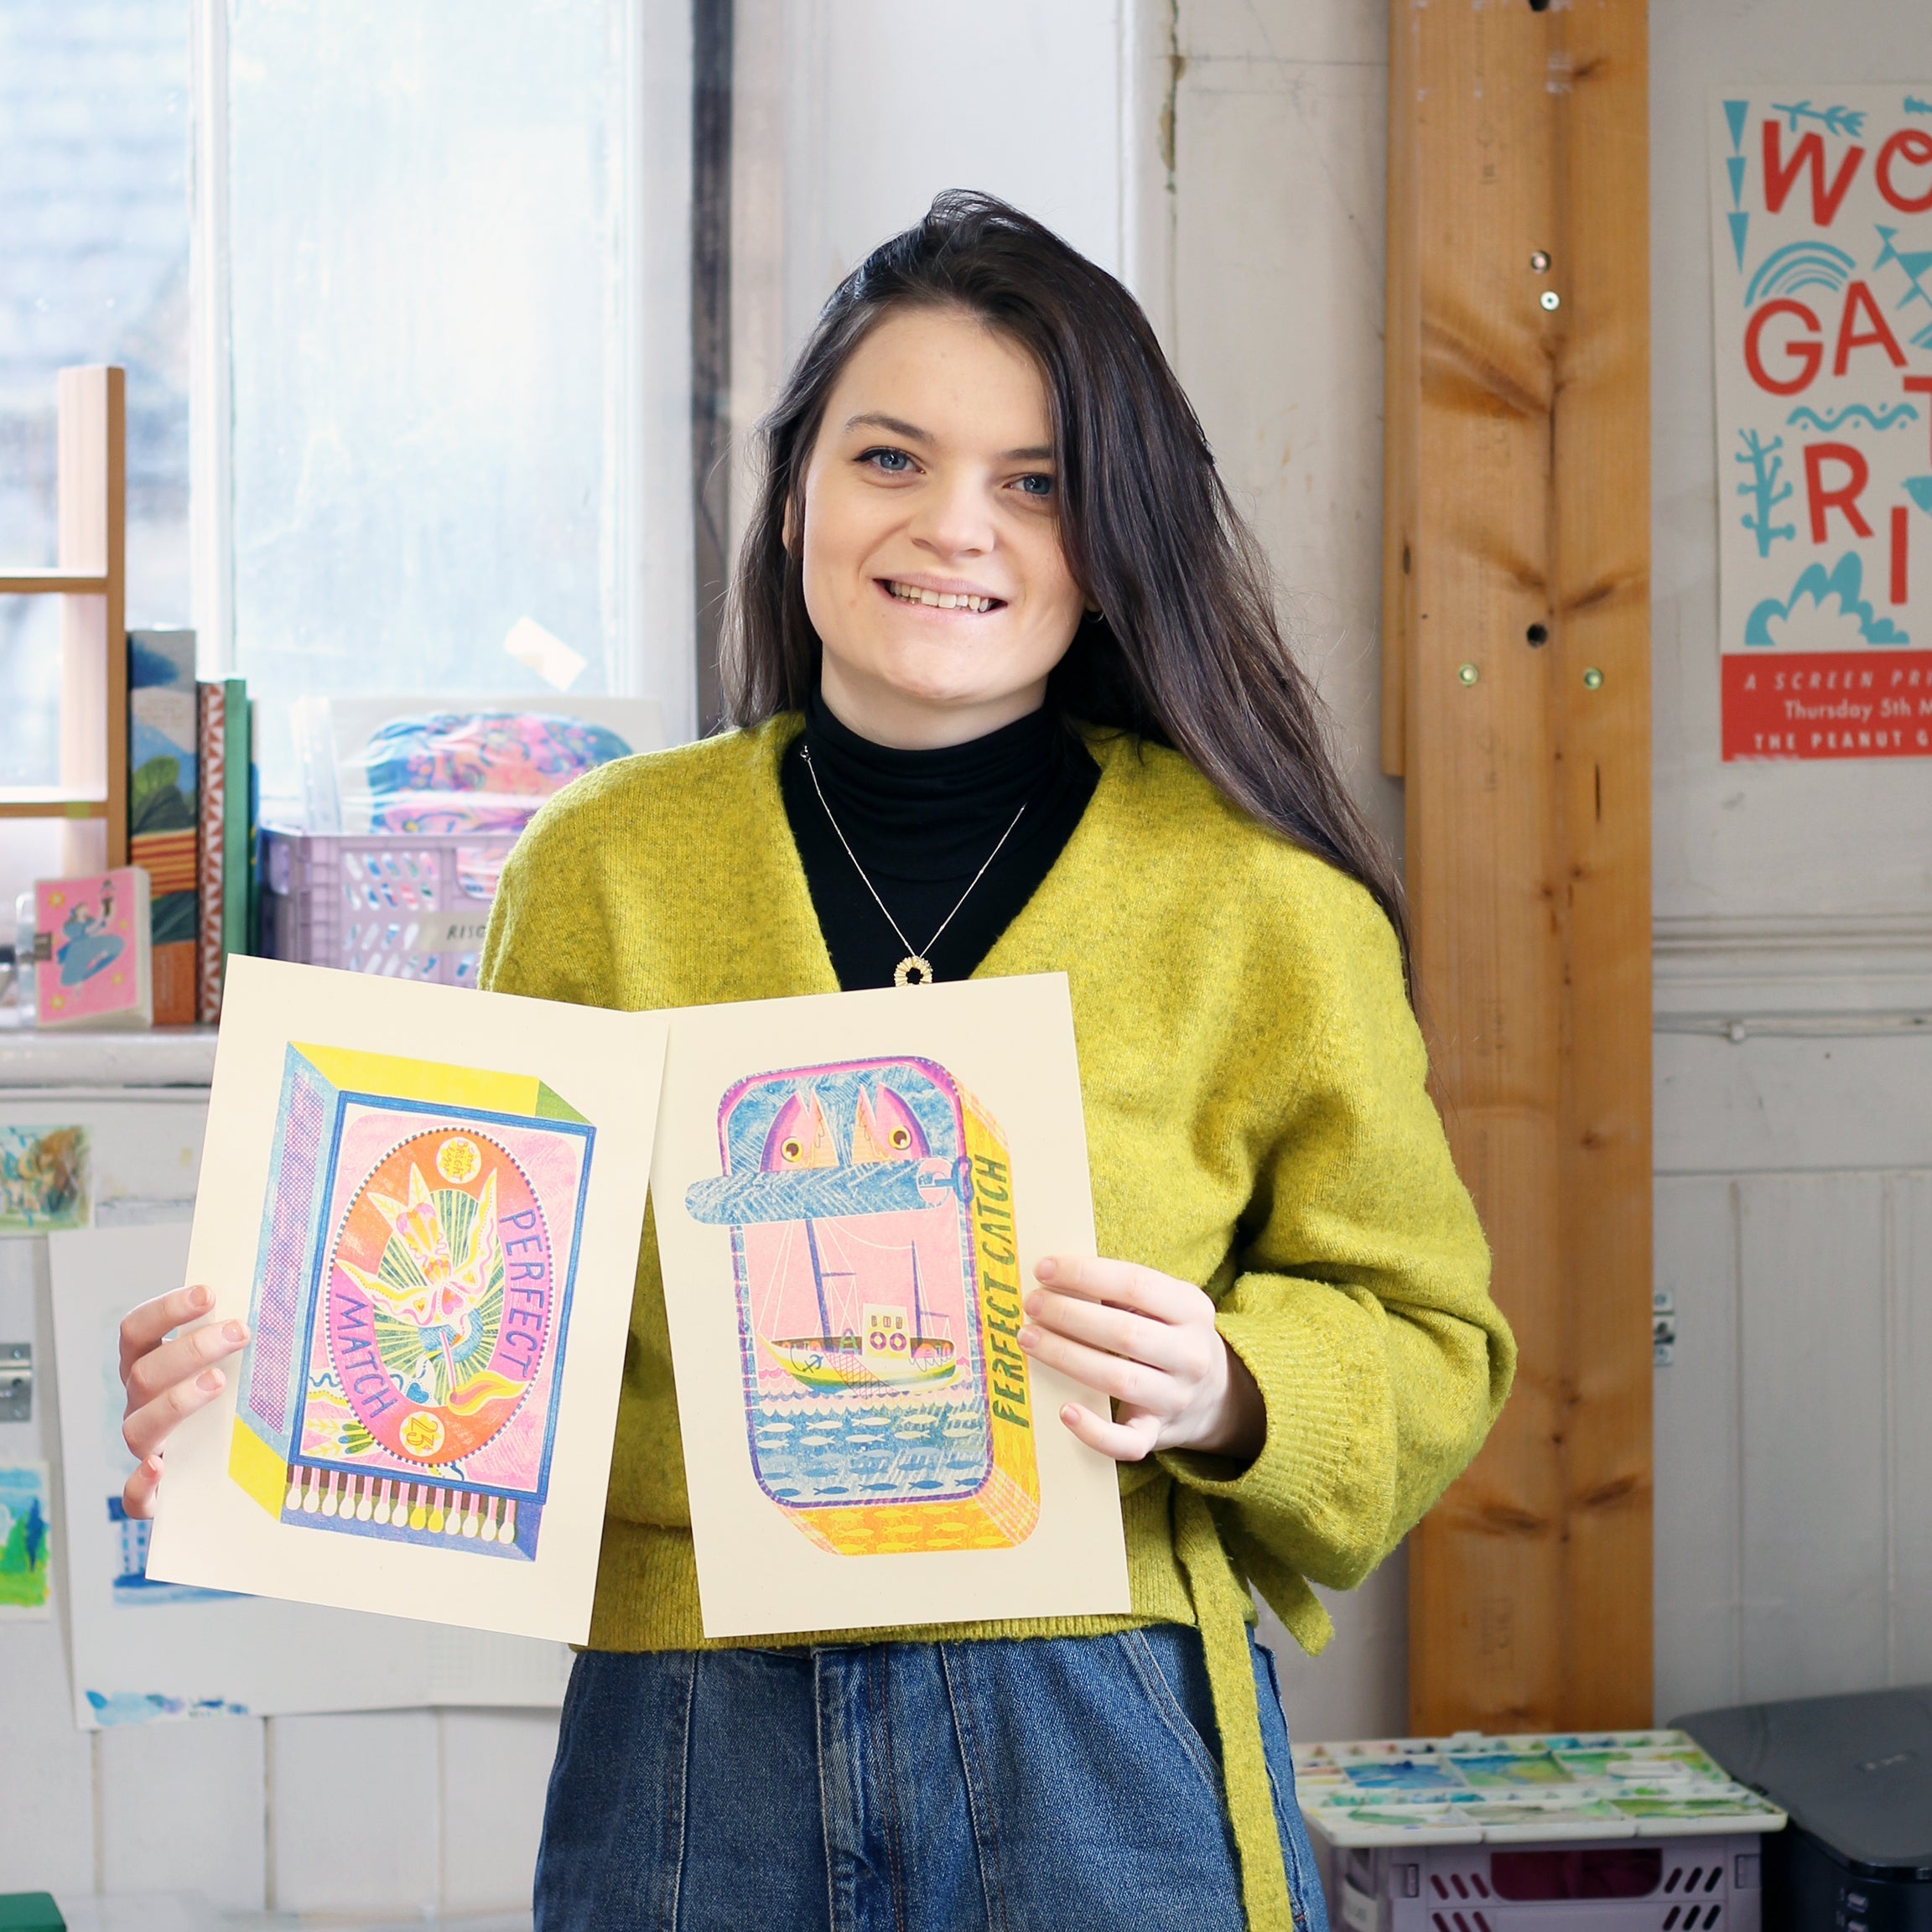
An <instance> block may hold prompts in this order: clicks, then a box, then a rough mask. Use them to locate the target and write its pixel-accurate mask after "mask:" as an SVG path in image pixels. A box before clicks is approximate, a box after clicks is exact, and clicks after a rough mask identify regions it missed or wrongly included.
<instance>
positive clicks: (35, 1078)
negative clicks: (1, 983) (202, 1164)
mask: <svg viewBox="0 0 1932 1932" xmlns="http://www.w3.org/2000/svg"><path fill="white" fill-rule="evenodd" d="M214 1073H215V1029H214V1028H213V1027H212V1026H162V1027H157V1028H156V1029H155V1030H154V1031H153V1032H149V1033H107V1032H103V1033H84V1032H64V1031H55V1032H45V1033H43V1032H40V1031H37V1030H36V1029H34V1028H32V1027H23V1026H19V1025H18V1024H17V1022H16V1021H15V1018H14V1015H13V1013H12V1011H11V1010H0V1092H4V1091H6V1090H7V1089H8V1088H26V1087H31V1088H50V1087H90V1088H98V1087H204V1088H205V1087H206V1086H207V1084H208V1083H209V1082H210V1080H211V1079H212V1078H214Z"/></svg>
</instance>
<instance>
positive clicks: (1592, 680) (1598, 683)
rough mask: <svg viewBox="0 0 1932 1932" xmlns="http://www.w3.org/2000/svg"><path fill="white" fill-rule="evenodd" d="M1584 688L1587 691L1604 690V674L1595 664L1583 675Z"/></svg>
mask: <svg viewBox="0 0 1932 1932" xmlns="http://www.w3.org/2000/svg"><path fill="white" fill-rule="evenodd" d="M1583 688H1584V689H1585V690H1586V691H1601V690H1602V688H1603V673H1602V672H1601V671H1599V670H1598V669H1597V667H1596V666H1595V665H1594V664H1592V666H1591V667H1590V668H1589V669H1588V670H1587V671H1586V672H1585V673H1583Z"/></svg>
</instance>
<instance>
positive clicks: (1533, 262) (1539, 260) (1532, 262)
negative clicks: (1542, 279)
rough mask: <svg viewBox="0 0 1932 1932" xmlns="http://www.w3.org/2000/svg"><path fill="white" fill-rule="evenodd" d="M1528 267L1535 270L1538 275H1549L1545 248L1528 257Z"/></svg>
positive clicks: (1547, 254)
mask: <svg viewBox="0 0 1932 1932" xmlns="http://www.w3.org/2000/svg"><path fill="white" fill-rule="evenodd" d="M1529 266H1530V267H1532V268H1533V269H1535V272H1536V273H1538V274H1539V275H1547V274H1548V273H1550V252H1549V250H1548V249H1546V248H1539V249H1538V250H1537V251H1536V252H1535V254H1534V255H1532V256H1531V257H1529Z"/></svg>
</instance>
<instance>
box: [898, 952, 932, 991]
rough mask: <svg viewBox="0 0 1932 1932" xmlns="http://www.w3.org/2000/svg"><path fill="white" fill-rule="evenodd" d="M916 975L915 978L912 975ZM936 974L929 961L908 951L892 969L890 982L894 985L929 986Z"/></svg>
mask: <svg viewBox="0 0 1932 1932" xmlns="http://www.w3.org/2000/svg"><path fill="white" fill-rule="evenodd" d="M914 974H917V975H918V977H917V979H915V978H914V977H913V975H914ZM935 977H936V975H935V974H934V973H933V971H932V965H931V963H929V962H928V961H927V960H926V959H923V958H921V957H920V955H919V954H918V953H907V954H906V957H905V958H903V959H901V961H900V962H899V963H898V964H897V965H896V966H895V967H894V968H893V969H892V984H894V985H895V986H930V985H931V984H932V981H933V979H934V978H935Z"/></svg>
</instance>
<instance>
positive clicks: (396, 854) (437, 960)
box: [262, 827, 517, 986]
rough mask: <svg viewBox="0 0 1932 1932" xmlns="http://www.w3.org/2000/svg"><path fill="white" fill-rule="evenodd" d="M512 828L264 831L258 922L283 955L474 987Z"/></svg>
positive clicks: (513, 837)
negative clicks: (426, 831) (432, 831)
mask: <svg viewBox="0 0 1932 1932" xmlns="http://www.w3.org/2000/svg"><path fill="white" fill-rule="evenodd" d="M516 843H517V834H516V833H514V832H452V833H445V834H414V833H403V832H361V833H357V832H288V831H278V830H277V829H275V828H273V827H271V828H267V830H265V831H264V832H263V834H262V847H263V849H262V927H263V937H264V938H265V940H266V941H267V950H268V951H269V953H270V954H271V956H272V957H273V958H277V959H293V960H296V961H299V963H302V964H304V965H309V966H340V967H345V968H346V969H348V970H349V971H350V972H351V973H383V974H388V975H389V977H390V978H392V979H430V980H434V981H436V982H438V983H439V984H443V985H445V986H474V985H475V984H476V961H477V956H478V954H479V953H480V952H481V950H482V946H483V928H484V926H485V924H486V922H487V921H488V919H489V917H490V902H491V900H493V899H494V898H495V897H496V881H497V880H498V878H499V877H500V876H501V874H502V870H503V861H504V860H506V858H508V857H509V855H510V848H511V847H512V845H514V844H516Z"/></svg>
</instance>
